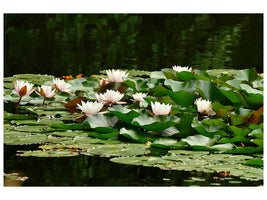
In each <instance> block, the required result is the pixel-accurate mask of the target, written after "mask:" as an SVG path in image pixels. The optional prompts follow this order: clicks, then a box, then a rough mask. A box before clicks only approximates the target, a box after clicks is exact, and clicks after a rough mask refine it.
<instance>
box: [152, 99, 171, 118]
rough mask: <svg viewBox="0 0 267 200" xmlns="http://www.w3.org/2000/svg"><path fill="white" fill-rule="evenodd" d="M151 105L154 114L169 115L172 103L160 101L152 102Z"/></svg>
mask: <svg viewBox="0 0 267 200" xmlns="http://www.w3.org/2000/svg"><path fill="white" fill-rule="evenodd" d="M151 107H152V111H153V113H154V115H168V114H169V113H170V112H171V108H172V105H170V104H164V103H162V104H160V103H159V102H157V101H156V102H155V103H153V102H151Z"/></svg>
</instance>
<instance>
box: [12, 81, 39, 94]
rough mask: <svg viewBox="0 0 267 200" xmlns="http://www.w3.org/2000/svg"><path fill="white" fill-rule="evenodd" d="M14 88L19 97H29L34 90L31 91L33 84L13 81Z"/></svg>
mask: <svg viewBox="0 0 267 200" xmlns="http://www.w3.org/2000/svg"><path fill="white" fill-rule="evenodd" d="M14 87H15V90H16V92H17V93H18V94H19V96H21V97H23V96H25V95H30V94H31V93H33V91H34V90H35V89H33V90H32V87H33V84H31V83H28V81H27V82H25V81H18V80H17V81H16V82H15V81H14Z"/></svg>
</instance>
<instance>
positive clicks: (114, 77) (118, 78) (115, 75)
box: [106, 69, 129, 82]
mask: <svg viewBox="0 0 267 200" xmlns="http://www.w3.org/2000/svg"><path fill="white" fill-rule="evenodd" d="M106 71H107V75H108V78H109V79H110V81H111V82H123V80H122V77H127V76H128V75H129V73H126V71H121V70H119V69H118V70H114V69H112V70H110V69H109V70H106Z"/></svg>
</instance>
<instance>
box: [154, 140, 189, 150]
mask: <svg viewBox="0 0 267 200" xmlns="http://www.w3.org/2000/svg"><path fill="white" fill-rule="evenodd" d="M151 146H154V147H159V148H165V149H185V148H186V147H185V143H184V142H182V141H179V142H178V141H177V140H176V139H171V138H160V139H157V140H155V141H154V142H153V143H152V144H151Z"/></svg>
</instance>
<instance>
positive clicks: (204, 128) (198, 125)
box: [192, 117, 227, 137]
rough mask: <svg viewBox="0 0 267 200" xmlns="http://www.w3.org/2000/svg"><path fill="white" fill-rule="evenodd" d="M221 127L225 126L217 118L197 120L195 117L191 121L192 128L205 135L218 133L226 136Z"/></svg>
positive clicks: (210, 135) (211, 135) (209, 135)
mask: <svg viewBox="0 0 267 200" xmlns="http://www.w3.org/2000/svg"><path fill="white" fill-rule="evenodd" d="M223 127H225V124H224V123H223V122H222V121H221V120H219V119H216V120H213V119H210V120H205V121H204V120H202V121H198V118H197V117H195V118H194V119H193V121H192V128H194V129H195V130H196V131H197V132H199V133H200V134H202V135H204V136H207V137H213V136H214V135H219V136H221V137H223V136H227V133H226V132H225V131H224V130H223Z"/></svg>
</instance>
